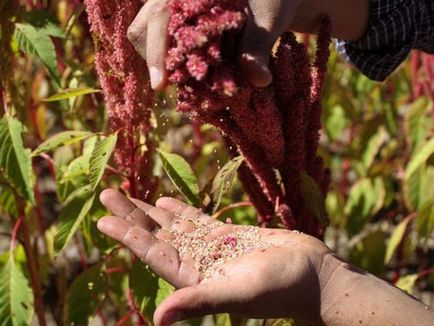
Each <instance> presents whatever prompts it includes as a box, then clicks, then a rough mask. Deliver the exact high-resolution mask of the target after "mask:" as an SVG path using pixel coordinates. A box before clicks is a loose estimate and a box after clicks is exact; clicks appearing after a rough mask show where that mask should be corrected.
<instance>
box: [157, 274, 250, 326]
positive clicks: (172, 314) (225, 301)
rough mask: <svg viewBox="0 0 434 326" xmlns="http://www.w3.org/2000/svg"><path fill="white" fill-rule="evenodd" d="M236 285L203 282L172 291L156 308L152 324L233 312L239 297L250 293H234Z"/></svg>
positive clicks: (164, 324) (230, 282)
mask: <svg viewBox="0 0 434 326" xmlns="http://www.w3.org/2000/svg"><path fill="white" fill-rule="evenodd" d="M239 282H240V280H235V281H227V282H226V283H223V284H222V283H221V282H205V283H201V284H199V285H197V286H193V287H187V288H184V289H180V290H178V291H175V292H174V293H173V294H172V295H170V296H169V297H168V298H167V299H166V300H164V301H163V302H162V303H161V304H160V305H159V306H158V307H157V310H156V311H155V313H154V323H155V325H156V326H168V325H171V324H172V323H174V322H176V321H180V320H184V319H190V318H194V317H198V316H204V315H209V314H215V313H220V312H234V311H237V310H238V308H239V307H238V306H239V305H237V304H236V303H237V302H239V303H241V302H243V297H244V296H245V295H248V294H249V293H247V292H250V291H249V290H246V291H244V290H241V291H238V290H237V289H239V288H240V287H239ZM237 283H238V284H237ZM244 300H245V298H244Z"/></svg>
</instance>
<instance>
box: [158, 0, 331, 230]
mask: <svg viewBox="0 0 434 326" xmlns="http://www.w3.org/2000/svg"><path fill="white" fill-rule="evenodd" d="M247 4H248V1H247V0H238V1H229V0H199V1H181V0H170V1H169V10H170V13H171V17H172V18H171V22H170V26H169V35H170V42H169V44H170V49H169V54H168V58H167V62H166V64H167V68H168V70H169V79H170V81H172V82H174V83H175V84H176V85H177V86H178V104H177V107H178V110H179V111H182V112H188V113H190V115H191V116H194V117H196V118H197V119H199V120H200V121H201V122H204V123H211V124H213V125H214V126H216V127H217V128H219V129H220V130H221V131H222V133H223V134H224V135H225V137H226V138H227V139H228V143H232V144H235V146H236V147H237V149H238V152H239V153H241V154H242V155H243V156H244V158H245V163H246V164H245V165H243V166H242V167H241V168H240V170H239V176H240V179H241V181H242V183H243V185H244V187H245V190H246V192H247V193H248V195H249V197H250V200H251V201H252V203H253V204H254V205H255V207H256V209H257V211H258V215H259V222H260V223H261V224H272V223H274V222H273V221H272V219H273V215H274V214H275V215H277V216H278V217H279V218H280V221H281V222H282V223H283V224H284V225H285V226H286V227H287V228H298V229H301V230H308V231H309V232H311V233H312V234H314V235H316V236H321V234H322V232H323V231H324V227H322V226H318V224H319V222H318V221H317V220H315V217H314V216H313V215H312V214H311V213H309V210H308V209H307V207H306V203H304V202H303V198H302V195H301V179H300V177H299V175H300V173H301V172H306V171H307V172H308V173H309V174H310V175H311V177H312V178H314V179H315V181H316V182H317V183H318V185H319V186H320V187H321V189H322V190H323V192H325V190H326V189H327V187H328V177H327V176H328V174H327V170H325V169H324V167H323V162H322V160H321V159H320V158H319V157H318V156H317V149H318V141H319V130H320V128H321V124H320V114H321V107H320V96H321V92H322V85H323V82H324V76H325V71H326V66H327V60H328V57H329V51H328V46H329V43H330V35H329V34H330V33H329V32H330V24H329V23H328V22H327V21H325V23H324V26H323V28H322V29H321V31H320V36H319V39H318V48H317V54H316V60H315V63H314V64H313V65H311V63H310V60H309V56H308V53H307V50H306V48H305V46H304V45H303V44H300V43H299V42H297V40H296V38H295V36H294V34H292V33H286V34H285V35H284V36H282V39H281V42H280V45H279V47H278V49H277V52H276V54H275V55H274V56H272V58H271V60H270V61H271V71H272V73H273V80H274V82H273V84H272V85H270V86H269V87H267V88H264V89H260V88H255V87H253V86H251V85H249V84H248V83H247V82H246V81H245V80H244V79H243V78H242V77H241V76H240V75H239V73H238V70H237V65H236V63H237V44H238V42H239V38H240V36H241V32H242V29H243V27H244V23H245V21H246V19H247V17H246V11H245V10H244V9H245V8H246V6H247ZM231 155H235V154H234V153H232V154H231ZM277 175H280V176H281V179H282V180H279V179H278V177H277Z"/></svg>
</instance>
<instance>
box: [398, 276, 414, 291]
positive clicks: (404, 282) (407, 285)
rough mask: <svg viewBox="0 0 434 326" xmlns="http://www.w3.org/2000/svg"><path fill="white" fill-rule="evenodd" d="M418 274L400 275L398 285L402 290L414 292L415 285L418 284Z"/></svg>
mask: <svg viewBox="0 0 434 326" xmlns="http://www.w3.org/2000/svg"><path fill="white" fill-rule="evenodd" d="M417 278H418V275H417V274H410V275H406V276H403V277H400V278H399V280H398V282H396V284H395V285H396V286H397V287H399V288H400V289H401V290H403V291H405V292H407V293H410V294H411V293H412V292H413V288H414V285H415V284H416V281H417Z"/></svg>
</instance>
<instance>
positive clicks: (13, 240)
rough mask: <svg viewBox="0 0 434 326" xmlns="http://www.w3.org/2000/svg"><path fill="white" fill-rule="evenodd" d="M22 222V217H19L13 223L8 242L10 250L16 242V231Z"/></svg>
mask: <svg viewBox="0 0 434 326" xmlns="http://www.w3.org/2000/svg"><path fill="white" fill-rule="evenodd" d="M22 223H23V217H20V218H19V219H18V220H17V221H16V222H15V225H14V228H13V229H12V235H11V244H10V250H11V252H12V250H14V248H15V245H16V242H17V235H18V231H19V230H20V227H21V224H22Z"/></svg>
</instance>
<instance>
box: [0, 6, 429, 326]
mask: <svg viewBox="0 0 434 326" xmlns="http://www.w3.org/2000/svg"><path fill="white" fill-rule="evenodd" d="M18 4H19V6H18ZM307 42H310V41H309V39H308V40H307ZM312 42H314V40H312ZM93 51H94V48H93V43H92V39H91V35H90V33H89V26H88V24H87V22H86V17H85V14H84V5H83V4H82V1H80V0H74V1H71V0H69V1H67V0H56V1H39V0H35V1H31V0H28V1H8V0H1V1H0V60H1V65H0V80H1V89H0V92H1V93H0V99H1V103H0V108H1V111H0V250H1V256H0V268H1V272H0V325H27V324H29V323H30V320H32V319H38V320H39V323H40V324H41V325H44V324H59V325H62V324H68V325H69V324H74V325H86V324H87V323H88V321H89V320H91V321H92V322H94V323H102V324H115V323H117V324H118V325H128V324H132V323H134V324H147V323H149V321H150V320H152V313H153V310H154V309H155V307H156V305H158V303H159V302H161V300H163V299H164V298H165V297H166V296H167V295H168V293H170V291H172V290H173V288H172V287H171V286H170V285H169V284H167V283H166V282H164V281H163V280H161V279H159V278H158V277H156V276H155V275H153V274H152V273H151V272H150V271H149V270H148V269H147V268H146V266H144V265H143V264H142V263H141V262H140V261H138V260H136V259H134V257H132V256H131V254H130V253H129V252H128V251H127V250H125V249H123V248H121V247H119V246H118V245H117V244H115V243H113V242H111V241H109V240H107V239H106V238H104V237H103V236H102V235H101V234H99V232H98V231H97V230H96V226H95V225H96V221H97V220H98V218H99V217H101V216H103V215H104V214H105V213H106V212H105V211H104V208H103V207H101V204H100V203H99V201H98V200H97V198H98V193H99V192H100V191H101V190H102V189H103V188H105V187H115V188H118V187H119V186H120V185H121V183H122V182H123V181H124V176H123V174H122V173H121V172H120V171H117V170H116V168H115V167H114V166H113V165H112V161H111V159H110V157H111V154H112V152H113V151H114V150H115V144H116V137H117V135H116V134H108V133H106V132H105V131H106V121H107V112H106V108H105V105H104V101H103V97H102V95H101V93H100V91H99V83H98V80H97V78H96V73H95V68H94V61H93V58H94V57H93V53H94V52H93ZM420 58H421V57H420V55H419V54H417V53H415V54H413V57H412V59H411V60H409V61H408V62H407V63H405V64H404V66H403V67H402V68H401V69H400V70H399V71H398V72H397V73H395V74H394V75H393V76H392V77H391V78H390V79H389V80H388V81H387V82H386V83H385V84H378V83H373V82H371V81H369V80H368V79H366V78H365V77H363V76H362V75H361V74H360V73H358V72H357V71H355V70H354V69H352V68H350V67H349V65H348V64H346V63H345V62H342V61H341V60H340V58H339V57H338V56H337V54H336V53H333V54H332V58H331V61H330V63H329V75H328V79H327V83H326V90H325V94H324V97H323V107H324V112H323V126H324V133H323V137H322V145H321V152H320V154H321V156H322V157H323V158H324V159H325V161H326V165H327V166H329V167H330V169H331V171H332V186H331V189H330V192H329V195H328V197H327V198H326V199H325V202H326V208H327V211H328V215H329V218H330V226H329V228H328V229H327V232H326V237H325V241H326V242H327V244H328V245H329V246H330V247H332V248H333V249H334V250H336V251H337V252H338V253H339V254H340V255H341V256H342V257H345V258H347V259H348V260H349V261H350V262H352V263H353V264H356V265H358V266H360V267H362V268H364V269H366V270H368V271H369V272H371V273H374V274H376V275H378V276H379V277H382V278H384V279H386V280H388V281H390V282H392V283H394V284H396V285H398V286H400V287H401V288H403V289H405V290H406V291H409V292H410V293H412V294H413V295H415V296H416V297H417V298H419V299H421V300H422V301H424V302H425V303H427V304H431V305H432V300H433V297H432V294H433V286H434V277H433V276H434V269H433V267H434V266H433V262H434V251H433V248H434V245H433V239H432V231H433V228H434V186H433V185H434V138H433V132H434V130H433V127H434V124H433V115H434V111H433V107H434V103H433V98H431V97H430V96H429V95H430V94H429V93H430V89H429V87H430V83H429V73H428V71H427V70H426V67H425V68H420V67H419V64H418V62H419V60H420ZM427 80H428V83H427V84H424V81H427ZM433 82H434V80H431V84H433ZM423 85H425V87H423ZM426 85H428V87H427V86H426ZM431 91H432V89H431ZM174 107H175V90H173V89H168V90H167V91H166V92H164V93H161V94H157V95H156V99H155V102H154V105H153V116H152V119H151V122H152V126H153V128H154V129H153V132H152V134H151V135H152V136H151V138H152V139H151V141H152V143H153V144H155V145H156V146H157V147H158V148H159V149H160V151H156V152H155V154H153V156H152V162H153V164H152V173H151V174H152V177H153V178H155V180H158V182H157V183H156V191H155V196H153V197H154V198H147V200H150V201H151V202H152V201H153V200H155V198H156V197H158V196H161V195H171V196H176V197H180V198H184V199H185V200H187V201H190V202H193V203H195V204H197V205H202V206H203V207H204V208H205V209H209V212H210V213H211V214H215V216H216V217H218V218H222V219H225V218H226V217H228V216H230V217H231V218H232V219H233V221H234V222H235V223H242V224H255V223H256V216H255V211H254V209H253V208H252V207H251V205H249V202H248V198H247V197H246V196H245V194H244V192H243V189H242V188H241V185H240V183H239V182H238V180H237V178H236V176H235V171H236V169H237V167H238V166H239V163H240V162H239V159H238V161H237V160H235V161H229V158H228V155H227V153H226V150H225V146H224V144H223V141H222V139H221V136H220V134H219V133H218V132H217V131H216V130H215V129H214V128H213V127H211V126H209V125H202V126H200V125H198V124H197V123H195V122H192V121H190V119H189V118H188V117H186V116H182V115H180V114H179V113H177V112H175V110H174ZM174 153H176V154H174ZM187 162H188V163H187ZM226 164H228V165H226ZM225 165H226V167H225V168H223V167H224V166H225ZM223 170H224V171H225V172H224V173H222V172H221V171H223ZM216 176H217V177H216ZM137 182H140V180H138V181H137ZM186 189H187V190H188V191H186ZM183 195H185V197H183ZM148 197H149V196H148ZM210 203H211V205H210ZM213 319H214V320H215V321H216V323H217V324H218V325H230V324H231V322H232V323H233V324H234V325H238V324H239V323H240V322H241V321H239V320H237V321H234V320H233V319H232V321H231V318H230V317H229V316H227V315H219V316H215V317H213ZM195 322H199V321H195ZM269 323H274V324H275V325H282V324H284V323H289V321H287V322H284V321H274V322H272V321H270V322H269Z"/></svg>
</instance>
